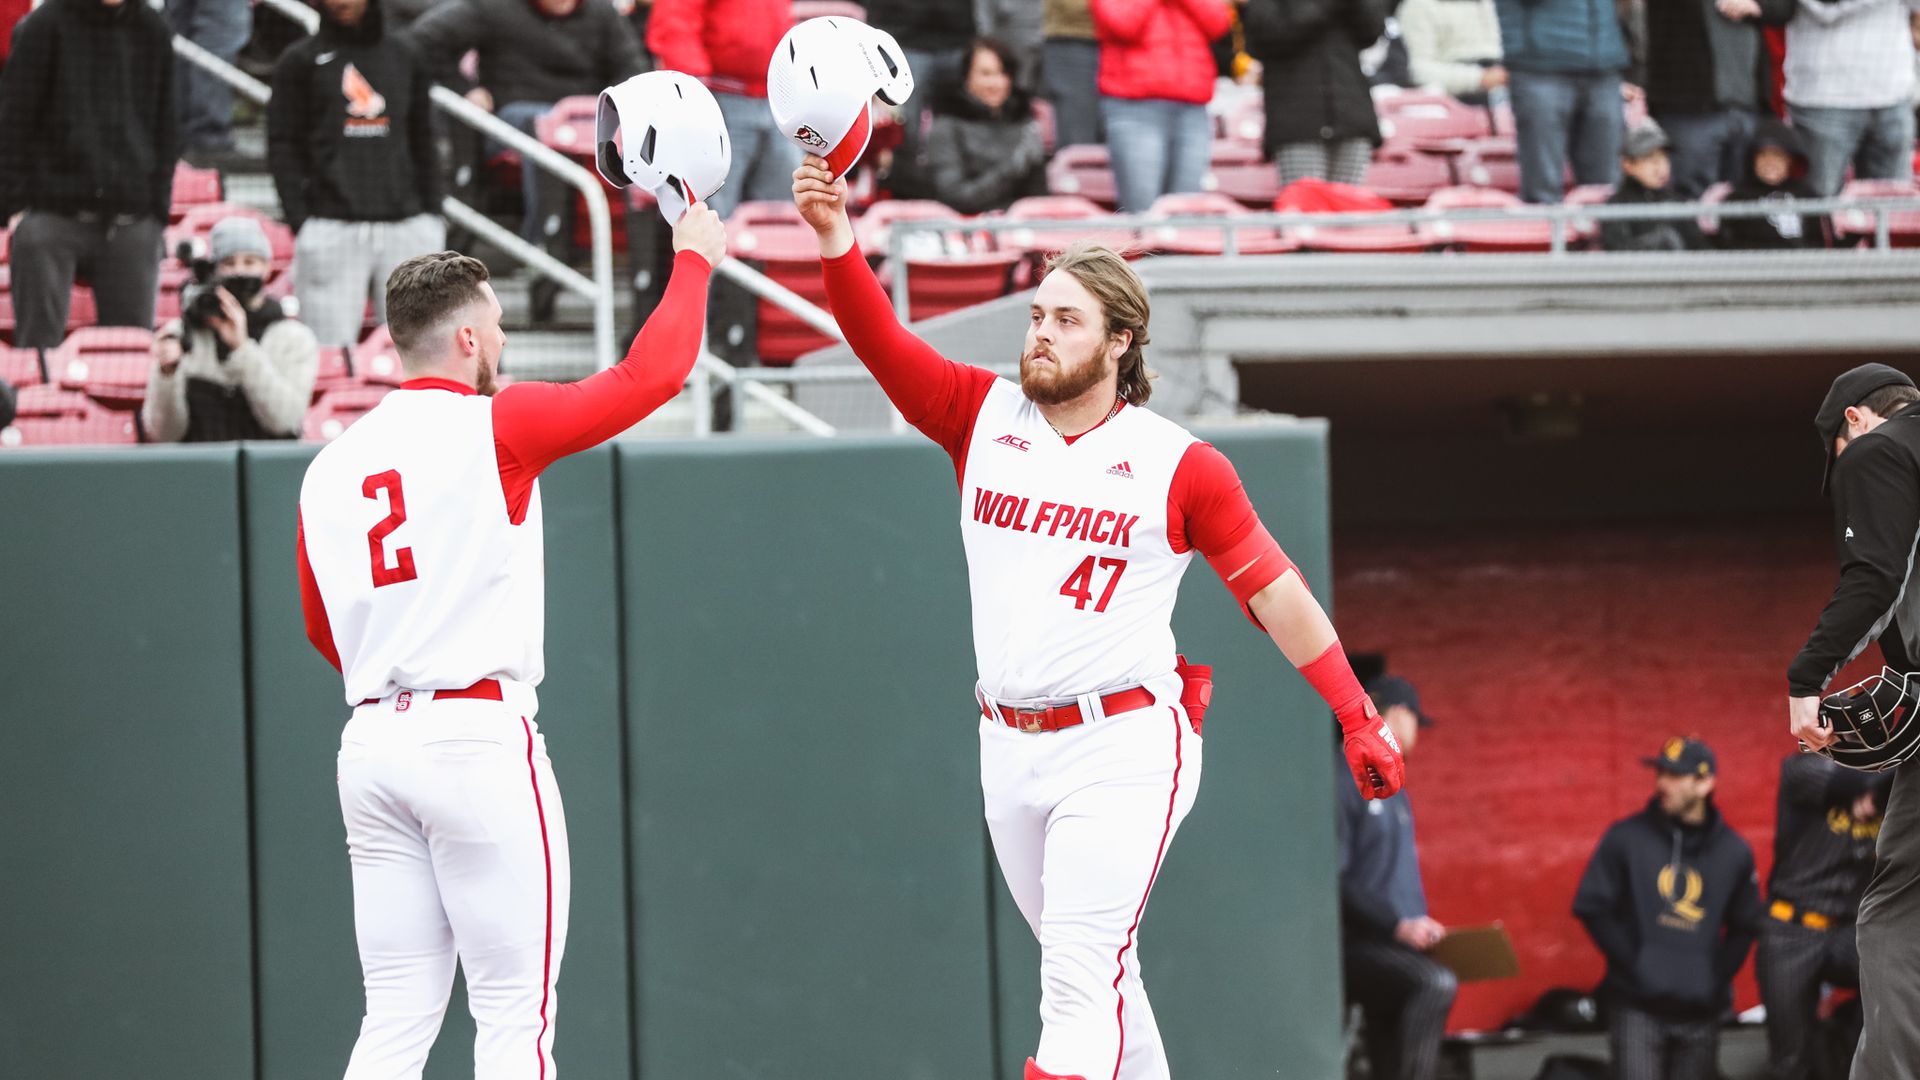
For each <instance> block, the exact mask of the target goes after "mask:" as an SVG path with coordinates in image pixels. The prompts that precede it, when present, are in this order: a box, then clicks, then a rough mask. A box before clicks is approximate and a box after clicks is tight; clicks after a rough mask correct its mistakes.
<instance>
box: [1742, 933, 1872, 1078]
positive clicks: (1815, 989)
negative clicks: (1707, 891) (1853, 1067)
mask: <svg viewBox="0 0 1920 1080" xmlns="http://www.w3.org/2000/svg"><path fill="white" fill-rule="evenodd" d="M1754 974H1755V975H1756V976H1758V978H1759V980H1760V1000H1761V1001H1763V1002H1765V1003H1766V1006H1767V1061H1768V1063H1769V1065H1770V1066H1771V1073H1770V1075H1771V1076H1772V1077H1773V1078H1774V1080H1838V1078H1837V1077H1835V1076H1834V1075H1833V1074H1831V1073H1829V1072H1827V1071H1826V1070H1825V1069H1821V1068H1818V1067H1816V1065H1815V1062H1816V1061H1817V1060H1818V1059H1819V1057H1820V1054H1819V1052H1818V1042H1819V1040H1817V1039H1816V1035H1817V1030H1816V1029H1817V1025H1816V1023H1815V1019H1816V1013H1817V1011H1818V1009H1819V1008H1820V986H1821V984H1822V983H1833V984H1834V985H1836V986H1847V987H1857V986H1859V985H1860V952H1859V949H1858V948H1857V947H1856V945H1855V943H1854V933H1853V924H1851V923H1846V924H1842V925H1839V926H1836V927H1834V928H1832V929H1830V930H1809V929H1807V928H1806V927H1805V926H1802V925H1800V924H1799V923H1797V922H1779V921H1777V920H1774V919H1768V920H1767V923H1766V925H1765V926H1763V927H1762V928H1761V930H1760V953H1759V955H1758V956H1757V957H1756V958H1755V959H1754Z"/></svg>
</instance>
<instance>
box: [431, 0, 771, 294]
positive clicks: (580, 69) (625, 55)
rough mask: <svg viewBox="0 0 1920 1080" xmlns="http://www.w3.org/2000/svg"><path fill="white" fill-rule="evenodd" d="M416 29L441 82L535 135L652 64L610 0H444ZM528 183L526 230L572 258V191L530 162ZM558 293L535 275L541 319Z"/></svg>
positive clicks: (529, 237) (524, 176)
mask: <svg viewBox="0 0 1920 1080" xmlns="http://www.w3.org/2000/svg"><path fill="white" fill-rule="evenodd" d="M411 33H412V35H413V39H414V42H415V43H416V45H417V46H418V47H419V49H420V54H421V58H422V60H424V61H425V63H426V64H427V67H428V70H430V71H432V72H434V73H435V77H436V79H437V80H438V81H440V82H443V83H445V84H447V85H448V86H452V87H455V88H458V89H460V90H461V91H462V92H463V93H465V94H466V96H467V100H468V101H471V102H473V103H474V104H475V105H478V106H479V107H480V108H482V109H485V110H487V111H488V112H491V113H493V114H494V115H495V116H497V117H499V118H500V119H501V120H504V121H506V122H507V123H509V124H512V125H513V126H514V127H517V128H519V129H520V130H521V131H524V132H526V133H527V134H529V135H531V134H533V132H534V128H535V125H536V124H537V123H538V121H539V119H540V117H541V116H543V115H545V114H546V113H547V112H548V111H549V110H551V109H552V108H553V106H554V103H555V102H558V101H559V100H560V99H561V98H565V97H573V96H575V95H585V96H595V95H598V94H599V93H600V91H601V90H603V89H605V88H606V87H609V86H612V85H614V84H615V83H618V82H623V81H625V80H626V79H628V78H631V77H632V76H634V75H638V74H640V72H641V71H642V70H643V69H644V67H645V64H644V62H643V61H642V59H641V56H640V43H639V42H638V41H636V40H634V37H633V29H632V27H631V26H630V25H629V24H628V23H627V20H626V19H624V18H622V17H621V15H620V13H619V12H618V11H616V10H615V9H614V7H613V5H612V4H611V3H610V2H609V0H442V2H441V3H440V4H438V5H436V6H435V7H434V8H433V9H432V10H431V11H428V12H427V13H426V14H425V15H423V16H421V18H420V20H419V21H418V22H416V23H414V24H413V27H412V29H411ZM777 36H778V35H776V38H777ZM470 49H471V50H477V51H478V52H479V61H480V68H479V79H478V80H477V83H478V85H475V81H472V80H468V79H467V78H466V77H465V76H463V75H462V74H460V58H461V57H462V56H464V55H466V53H467V51H468V50H470ZM765 70H766V67H765V65H764V64H763V65H761V71H762V74H763V77H764V73H765ZM520 187H521V196H522V198H523V199H524V200H525V203H526V213H525V217H524V218H523V219H522V221H521V226H520V230H521V235H522V236H523V238H525V239H526V241H527V242H528V243H530V244H536V245H540V246H543V247H545V248H546V249H547V250H548V252H549V254H553V255H556V256H562V257H564V256H565V254H566V253H567V238H566V237H565V236H563V235H562V231H561V230H562V226H563V225H564V224H565V220H566V212H565V210H566V205H567V203H566V201H565V200H566V192H565V191H563V190H562V189H561V187H560V186H559V184H558V183H557V182H554V181H550V180H548V179H546V174H545V173H544V172H542V171H541V169H540V168H539V167H538V166H536V165H534V164H533V163H532V162H526V163H524V164H523V165H522V166H521V171H520ZM557 292H558V286H557V285H555V284H554V282H552V281H551V280H549V279H547V278H544V277H543V278H540V279H539V280H537V281H535V282H534V285H533V288H532V290H531V296H532V301H533V319H534V321H535V322H544V321H545V320H546V318H547V317H548V316H550V315H551V313H552V309H553V301H554V297H555V295H556V294H557Z"/></svg>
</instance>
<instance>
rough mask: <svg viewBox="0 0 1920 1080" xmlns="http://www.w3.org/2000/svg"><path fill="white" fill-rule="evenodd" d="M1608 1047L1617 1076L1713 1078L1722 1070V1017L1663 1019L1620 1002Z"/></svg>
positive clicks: (1619, 1079)
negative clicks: (1720, 1063)
mask: <svg viewBox="0 0 1920 1080" xmlns="http://www.w3.org/2000/svg"><path fill="white" fill-rule="evenodd" d="M1607 1049H1608V1050H1609V1051H1610V1052H1611V1053H1612V1055H1613V1076H1614V1080H1714V1078H1715V1077H1717V1076H1719V1075H1720V1072H1719V1061H1720V1022H1719V1021H1717V1020H1663V1019H1661V1018H1660V1017H1658V1016H1655V1015H1653V1014H1652V1013H1650V1012H1642V1011H1641V1010H1639V1009H1636V1008H1634V1007H1633V1006H1631V1005H1624V1004H1620V1003H1618V1002H1616V1003H1614V1005H1613V1009H1612V1013H1611V1018H1610V1019H1609V1020H1608V1022H1607Z"/></svg>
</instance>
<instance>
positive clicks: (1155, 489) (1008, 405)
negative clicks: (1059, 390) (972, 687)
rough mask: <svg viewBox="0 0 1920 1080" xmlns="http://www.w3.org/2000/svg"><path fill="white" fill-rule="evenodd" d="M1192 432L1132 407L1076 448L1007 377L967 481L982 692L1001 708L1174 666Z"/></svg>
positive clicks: (984, 412) (977, 429)
mask: <svg viewBox="0 0 1920 1080" xmlns="http://www.w3.org/2000/svg"><path fill="white" fill-rule="evenodd" d="M1196 441H1198V440H1196V439H1195V438H1194V436H1193V435H1192V434H1191V433H1189V432H1188V431H1186V429H1184V428H1182V427H1180V426H1179V425H1178V424H1175V423H1173V422H1172V421H1170V420H1168V419H1166V418H1164V417H1161V416H1158V415H1156V414H1154V413H1152V412H1150V411H1148V410H1146V409H1143V408H1138V407H1134V406H1128V407H1125V408H1122V409H1121V410H1120V411H1119V412H1118V413H1117V414H1115V415H1114V417H1113V418H1112V419H1111V420H1109V421H1107V422H1106V423H1104V424H1102V425H1100V426H1099V427H1097V428H1095V429H1094V430H1092V431H1090V432H1088V433H1087V434H1086V435H1084V436H1082V437H1081V438H1079V439H1076V440H1075V441H1074V442H1073V443H1072V444H1071V445H1068V443H1067V442H1066V441H1065V440H1063V439H1062V438H1061V437H1060V436H1059V435H1058V434H1056V433H1055V432H1054V430H1053V428H1052V426H1051V425H1049V424H1048V423H1047V420H1046V417H1044V416H1042V415H1041V414H1040V410H1039V408H1038V407H1037V406H1036V405H1034V403H1033V402H1032V401H1031V400H1030V399H1029V398H1028V397H1027V396H1026V395H1025V394H1023V393H1021V391H1020V388H1019V387H1017V386H1015V385H1013V384H1012V383H1010V382H1007V381H1006V380H1003V379H996V380H995V381H994V384H993V386H992V387H991V388H990V389H989V390H988V391H987V395H986V400H985V401H983V402H982V403H981V405H980V412H979V415H978V416H977V417H976V418H975V420H974V423H973V431H972V435H971V442H970V443H969V445H968V447H967V453H966V459H965V460H966V465H965V470H964V473H963V475H962V478H961V493H960V534H961V537H962V539H963V540H964V541H965V544H966V551H967V572H968V577H969V579H970V582H971V586H972V590H973V643H974V646H973V647H974V655H975V659H976V660H977V662H978V663H979V670H980V688H981V690H982V691H983V692H984V693H985V694H987V695H988V696H989V697H991V698H995V699H998V700H1001V701H1022V700H1031V699H1042V698H1044V699H1065V698H1072V697H1075V696H1077V695H1080V694H1085V693H1090V692H1092V691H1096V690H1106V689H1114V688H1120V687H1126V686H1137V685H1139V684H1141V683H1145V682H1147V681H1149V680H1151V679H1154V678H1155V677H1157V676H1161V675H1165V674H1167V673H1168V672H1171V671H1172V670H1173V669H1174V643H1173V627H1172V619H1173V605H1174V601H1175V599H1176V598H1177V597H1178V595H1179V591H1180V577H1181V575H1182V574H1184V573H1185V572H1186V569H1187V564H1188V563H1189V562H1191V561H1192V560H1193V551H1192V550H1191V549H1188V550H1187V551H1184V552H1175V551H1174V550H1173V547H1172V546H1171V544H1170V542H1169V539H1168V520H1167V494H1168V491H1169V489H1170V488H1171V486H1172V483H1173V476H1174V470H1175V469H1176V468H1177V467H1178V466H1179V464H1180V459H1181V457H1182V456H1183V455H1185V454H1186V452H1187V448H1188V447H1190V446H1192V445H1193V444H1194V443H1195V442H1196Z"/></svg>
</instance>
